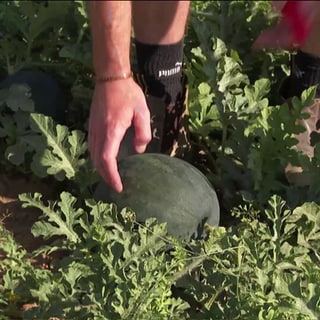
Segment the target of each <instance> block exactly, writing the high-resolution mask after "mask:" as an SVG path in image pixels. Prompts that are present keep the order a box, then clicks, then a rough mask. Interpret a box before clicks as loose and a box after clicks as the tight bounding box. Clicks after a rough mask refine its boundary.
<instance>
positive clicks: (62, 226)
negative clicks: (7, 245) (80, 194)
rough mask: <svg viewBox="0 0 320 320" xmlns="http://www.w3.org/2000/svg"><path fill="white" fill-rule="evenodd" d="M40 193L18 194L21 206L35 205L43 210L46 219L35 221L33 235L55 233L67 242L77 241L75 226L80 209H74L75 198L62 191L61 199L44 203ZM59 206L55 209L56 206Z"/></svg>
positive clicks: (49, 235)
mask: <svg viewBox="0 0 320 320" xmlns="http://www.w3.org/2000/svg"><path fill="white" fill-rule="evenodd" d="M41 197H42V196H41V194H39V193H35V194H34V195H33V196H32V195H30V194H21V195H20V196H19V199H20V201H22V206H23V207H35V208H38V209H40V210H41V211H42V212H43V215H44V216H45V217H46V218H47V219H48V221H43V220H40V221H37V222H36V223H35V224H34V226H33V227H32V230H31V231H32V233H33V235H34V236H36V237H39V236H43V237H44V238H45V239H48V238H51V237H53V236H55V235H58V236H65V237H66V238H67V240H68V241H69V242H78V241H79V236H78V234H77V232H76V231H75V227H76V226H77V225H78V224H79V220H78V218H79V217H80V216H81V214H82V210H81V209H75V208H74V205H75V203H76V201H77V199H76V198H75V197H73V196H71V195H70V194H69V193H66V192H63V193H61V195H60V199H61V201H59V202H58V203H57V204H55V203H54V204H49V205H45V204H44V203H43V201H42V200H41ZM57 206H58V207H59V208H60V210H59V209H57V208H56V207H57Z"/></svg>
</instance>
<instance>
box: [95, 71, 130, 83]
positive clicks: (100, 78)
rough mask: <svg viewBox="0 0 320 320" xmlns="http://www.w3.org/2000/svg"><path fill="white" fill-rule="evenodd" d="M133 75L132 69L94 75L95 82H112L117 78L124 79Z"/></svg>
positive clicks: (117, 79)
mask: <svg viewBox="0 0 320 320" xmlns="http://www.w3.org/2000/svg"><path fill="white" fill-rule="evenodd" d="M132 77H133V73H132V71H130V72H118V73H105V74H99V75H96V76H95V81H96V82H114V81H119V80H126V79H130V78H132Z"/></svg>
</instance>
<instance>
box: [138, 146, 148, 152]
mask: <svg viewBox="0 0 320 320" xmlns="http://www.w3.org/2000/svg"><path fill="white" fill-rule="evenodd" d="M145 150H146V146H145V145H139V146H136V151H137V153H143V152H144V151H145Z"/></svg>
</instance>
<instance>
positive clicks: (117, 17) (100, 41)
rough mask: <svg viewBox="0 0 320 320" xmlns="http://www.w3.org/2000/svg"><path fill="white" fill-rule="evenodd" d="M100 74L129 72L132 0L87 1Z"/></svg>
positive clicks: (111, 74)
mask: <svg viewBox="0 0 320 320" xmlns="http://www.w3.org/2000/svg"><path fill="white" fill-rule="evenodd" d="M88 9H89V17H90V25H91V34H92V55H93V68H94V71H95V74H96V76H97V77H113V76H119V75H121V74H123V73H125V74H129V73H130V39H131V1H88Z"/></svg>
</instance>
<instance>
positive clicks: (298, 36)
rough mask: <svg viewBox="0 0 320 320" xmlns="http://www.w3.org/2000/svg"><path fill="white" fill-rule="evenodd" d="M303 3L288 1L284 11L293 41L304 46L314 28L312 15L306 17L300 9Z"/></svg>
mask: <svg viewBox="0 0 320 320" xmlns="http://www.w3.org/2000/svg"><path fill="white" fill-rule="evenodd" d="M301 3H303V2H302V1H291V0H290V1H287V3H286V4H285V6H284V7H283V9H282V14H283V19H284V22H286V23H287V24H288V25H289V27H290V29H291V30H292V36H293V41H294V42H295V43H296V44H298V45H302V44H304V42H305V41H306V40H307V37H308V35H309V33H310V31H311V28H312V22H313V19H312V13H310V14H309V15H306V16H304V15H303V14H302V12H301V11H302V10H301V9H300V6H301Z"/></svg>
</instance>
